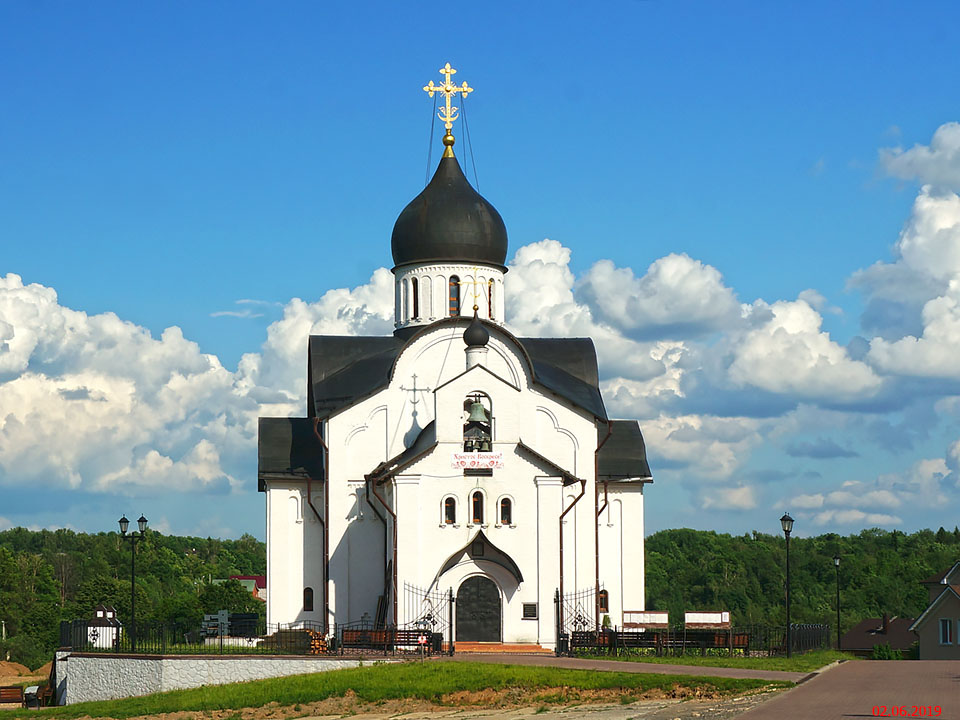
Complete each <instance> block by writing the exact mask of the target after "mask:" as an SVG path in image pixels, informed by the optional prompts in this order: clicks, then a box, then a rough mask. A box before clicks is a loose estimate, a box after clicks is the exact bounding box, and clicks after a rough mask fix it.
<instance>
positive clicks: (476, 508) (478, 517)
mask: <svg viewBox="0 0 960 720" xmlns="http://www.w3.org/2000/svg"><path fill="white" fill-rule="evenodd" d="M470 504H471V506H472V508H473V524H474V525H483V493H482V492H480V491H479V490H477V491H476V492H475V493H474V494H473V501H472V502H471V503H470Z"/></svg>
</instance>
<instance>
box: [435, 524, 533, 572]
mask: <svg viewBox="0 0 960 720" xmlns="http://www.w3.org/2000/svg"><path fill="white" fill-rule="evenodd" d="M464 560H473V561H474V562H477V561H481V562H491V563H493V564H494V565H499V566H500V567H502V568H503V569H504V570H506V571H507V572H508V573H510V574H511V575H513V577H514V578H516V580H517V584H518V585H519V584H520V583H522V582H523V573H521V572H520V567H519V566H518V565H517V563H516V562H514V560H513V558H512V557H510V556H509V555H508V554H507V553H505V552H504V551H503V550H501V549H500V548H498V547H497V546H496V545H494V544H493V543H492V542H490V540H489V539H487V536H486V535H484V533H483V530H478V531H477V534H476V535H474V536H473V540H471V541H470V542H468V543H467V544H466V545H464V546H463V547H462V548H460V549H459V550H457V551H456V552H455V553H454V554H453V555H451V556H450V557H449V558H447V561H446V562H445V563H444V564H443V565H442V566H441V567H440V572H438V573H437V578H439V577H440V576H441V575H443V574H444V573H445V572H446V571H447V570H449V569H450V568H453V567H456V566H457V565H459V564H460V563H461V562H463V561H464Z"/></svg>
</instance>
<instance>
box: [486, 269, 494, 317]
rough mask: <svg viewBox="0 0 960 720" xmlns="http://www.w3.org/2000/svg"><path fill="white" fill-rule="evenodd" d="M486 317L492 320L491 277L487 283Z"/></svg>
mask: <svg viewBox="0 0 960 720" xmlns="http://www.w3.org/2000/svg"><path fill="white" fill-rule="evenodd" d="M487 317H488V318H490V319H491V320H493V278H490V281H489V282H488V283H487Z"/></svg>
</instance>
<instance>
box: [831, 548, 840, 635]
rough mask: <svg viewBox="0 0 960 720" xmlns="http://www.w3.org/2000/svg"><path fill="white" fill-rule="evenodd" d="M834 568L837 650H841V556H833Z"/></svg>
mask: <svg viewBox="0 0 960 720" xmlns="http://www.w3.org/2000/svg"><path fill="white" fill-rule="evenodd" d="M833 566H834V567H835V568H836V570H837V650H839V649H840V556H839V555H834V556H833Z"/></svg>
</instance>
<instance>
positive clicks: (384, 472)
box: [366, 420, 437, 483]
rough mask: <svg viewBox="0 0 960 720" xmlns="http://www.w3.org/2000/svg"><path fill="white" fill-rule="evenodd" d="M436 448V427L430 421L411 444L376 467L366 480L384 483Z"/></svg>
mask: <svg viewBox="0 0 960 720" xmlns="http://www.w3.org/2000/svg"><path fill="white" fill-rule="evenodd" d="M436 446H437V426H436V423H435V422H434V421H433V420H431V421H430V422H428V423H427V426H426V427H425V428H424V429H423V430H421V431H420V434H419V435H417V439H416V440H414V441H413V444H412V445H411V446H410V447H408V448H407V449H406V450H404V451H403V452H401V453H399V454H398V455H395V456H393V457H392V458H390V459H389V460H385V461H384V462H382V463H380V464H379V465H377V466H376V467H375V468H374V469H373V470H372V471H371V472H370V473H368V474H367V476H366V477H367V478H368V479H370V480H375V481H376V482H377V483H382V482H385V481H386V480H389V479H390V478H392V477H393V476H394V475H397V474H398V473H401V472H403V470H404V468H407V467H410V466H411V465H413V463H415V462H416V461H417V460H419V459H420V458H422V457H423V456H425V455H427V454H429V453H430V452H432V451H433V449H434V448H435V447H436Z"/></svg>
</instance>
